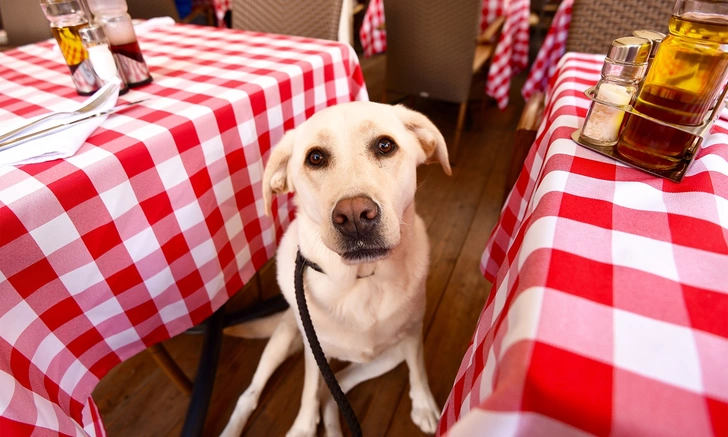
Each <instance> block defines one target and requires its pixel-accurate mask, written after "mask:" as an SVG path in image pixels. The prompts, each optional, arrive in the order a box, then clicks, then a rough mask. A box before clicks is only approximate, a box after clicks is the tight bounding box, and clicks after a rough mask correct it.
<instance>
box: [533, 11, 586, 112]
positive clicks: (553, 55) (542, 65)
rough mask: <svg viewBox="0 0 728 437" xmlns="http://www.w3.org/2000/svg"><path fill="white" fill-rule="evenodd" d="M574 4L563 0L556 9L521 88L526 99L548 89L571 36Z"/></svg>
mask: <svg viewBox="0 0 728 437" xmlns="http://www.w3.org/2000/svg"><path fill="white" fill-rule="evenodd" d="M573 5H574V0H562V1H561V3H560V4H559V7H558V9H556V14H555V15H554V18H553V20H552V21H551V26H550V27H549V30H548V33H547V34H546V38H544V41H543V44H542V45H541V48H540V49H538V54H537V55H536V59H535V60H534V61H533V65H531V69H530V70H529V71H528V77H527V78H526V82H525V83H524V84H523V88H521V95H522V96H523V98H524V99H525V100H526V101H528V99H530V98H531V96H532V95H533V93H535V92H537V91H540V92H544V91H546V86H547V85H548V82H549V79H550V78H551V77H552V76H553V75H554V73H555V72H556V66H557V65H558V63H559V59H561V57H562V56H564V53H565V52H566V37H567V36H569V26H570V25H571V10H572V6H573Z"/></svg>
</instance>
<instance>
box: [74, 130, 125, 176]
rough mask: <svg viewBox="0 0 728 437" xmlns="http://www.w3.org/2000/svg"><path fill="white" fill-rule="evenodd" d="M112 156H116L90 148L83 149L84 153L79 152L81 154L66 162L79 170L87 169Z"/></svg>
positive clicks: (99, 148)
mask: <svg viewBox="0 0 728 437" xmlns="http://www.w3.org/2000/svg"><path fill="white" fill-rule="evenodd" d="M104 127H106V125H104ZM110 156H114V155H113V153H110V152H108V151H106V150H104V149H102V148H101V147H88V148H85V149H83V151H82V152H80V151H79V153H76V154H75V155H73V156H71V157H70V158H66V160H67V161H68V162H70V163H71V164H73V165H75V166H76V167H78V168H87V167H90V166H91V165H93V164H95V163H97V162H99V161H103V160H104V159H106V158H108V157H110Z"/></svg>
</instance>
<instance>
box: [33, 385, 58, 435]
mask: <svg viewBox="0 0 728 437" xmlns="http://www.w3.org/2000/svg"><path fill="white" fill-rule="evenodd" d="M33 404H35V410H36V412H37V413H38V415H37V416H36V418H35V426H36V427H39V428H45V429H59V427H58V413H56V408H57V406H55V404H52V403H51V402H50V401H49V400H48V399H46V398H44V397H43V396H40V395H39V394H37V393H35V392H33Z"/></svg>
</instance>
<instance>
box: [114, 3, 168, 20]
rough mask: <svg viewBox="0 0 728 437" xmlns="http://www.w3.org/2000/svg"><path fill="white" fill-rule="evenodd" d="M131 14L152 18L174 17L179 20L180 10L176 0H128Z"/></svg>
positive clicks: (133, 16)
mask: <svg viewBox="0 0 728 437" xmlns="http://www.w3.org/2000/svg"><path fill="white" fill-rule="evenodd" d="M126 4H127V6H129V15H131V17H132V18H143V19H147V20H148V19H150V18H155V17H172V18H174V21H176V22H179V21H180V17H179V11H178V10H177V5H176V4H175V2H174V0H126Z"/></svg>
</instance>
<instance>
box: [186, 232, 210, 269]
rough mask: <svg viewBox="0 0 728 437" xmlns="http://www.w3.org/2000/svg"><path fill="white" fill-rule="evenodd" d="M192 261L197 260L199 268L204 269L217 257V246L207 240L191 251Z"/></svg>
mask: <svg viewBox="0 0 728 437" xmlns="http://www.w3.org/2000/svg"><path fill="white" fill-rule="evenodd" d="M190 253H191V254H192V259H194V260H195V264H196V265H197V267H202V266H204V265H205V264H207V263H208V262H210V261H211V260H213V259H215V258H216V257H217V251H215V244H214V243H213V242H212V240H209V239H208V240H205V241H203V242H202V243H200V244H198V245H197V246H195V247H193V248H192V250H190Z"/></svg>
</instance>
